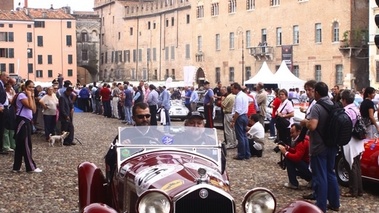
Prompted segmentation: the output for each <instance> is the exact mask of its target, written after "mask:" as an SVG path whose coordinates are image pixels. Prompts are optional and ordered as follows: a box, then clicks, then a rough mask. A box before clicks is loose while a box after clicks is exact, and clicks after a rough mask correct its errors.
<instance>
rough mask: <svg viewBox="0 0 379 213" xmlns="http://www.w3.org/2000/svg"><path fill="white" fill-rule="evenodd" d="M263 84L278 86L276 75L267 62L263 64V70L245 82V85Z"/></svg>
mask: <svg viewBox="0 0 379 213" xmlns="http://www.w3.org/2000/svg"><path fill="white" fill-rule="evenodd" d="M259 82H262V83H264V84H277V83H278V82H277V81H276V80H275V76H274V74H273V73H272V72H271V70H270V68H268V66H267V63H266V61H265V62H263V64H262V67H261V69H260V70H259V71H258V73H257V74H255V75H254V76H253V77H252V78H250V79H249V80H247V81H245V82H244V85H248V84H257V83H259Z"/></svg>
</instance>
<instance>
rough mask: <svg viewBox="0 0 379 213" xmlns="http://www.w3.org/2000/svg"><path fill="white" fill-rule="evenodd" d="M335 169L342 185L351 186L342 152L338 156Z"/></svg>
mask: <svg viewBox="0 0 379 213" xmlns="http://www.w3.org/2000/svg"><path fill="white" fill-rule="evenodd" d="M334 169H335V171H336V176H337V180H338V183H339V184H340V185H341V186H345V187H347V186H349V173H348V171H347V169H346V168H345V160H344V159H343V156H342V154H341V153H339V154H338V155H337V157H336V162H335V168H334Z"/></svg>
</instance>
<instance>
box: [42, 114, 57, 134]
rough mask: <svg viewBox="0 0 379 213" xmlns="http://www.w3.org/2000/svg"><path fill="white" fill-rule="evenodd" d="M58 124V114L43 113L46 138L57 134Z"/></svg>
mask: <svg viewBox="0 0 379 213" xmlns="http://www.w3.org/2000/svg"><path fill="white" fill-rule="evenodd" d="M56 124H57V116H56V115H43V126H44V127H45V138H46V139H49V135H50V134H52V135H55V126H56Z"/></svg>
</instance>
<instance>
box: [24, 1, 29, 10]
mask: <svg viewBox="0 0 379 213" xmlns="http://www.w3.org/2000/svg"><path fill="white" fill-rule="evenodd" d="M24 7H25V8H28V0H24Z"/></svg>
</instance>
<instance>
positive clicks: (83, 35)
mask: <svg viewBox="0 0 379 213" xmlns="http://www.w3.org/2000/svg"><path fill="white" fill-rule="evenodd" d="M80 38H81V41H82V42H87V41H88V33H87V31H85V30H84V31H82V33H81V34H80Z"/></svg>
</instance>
